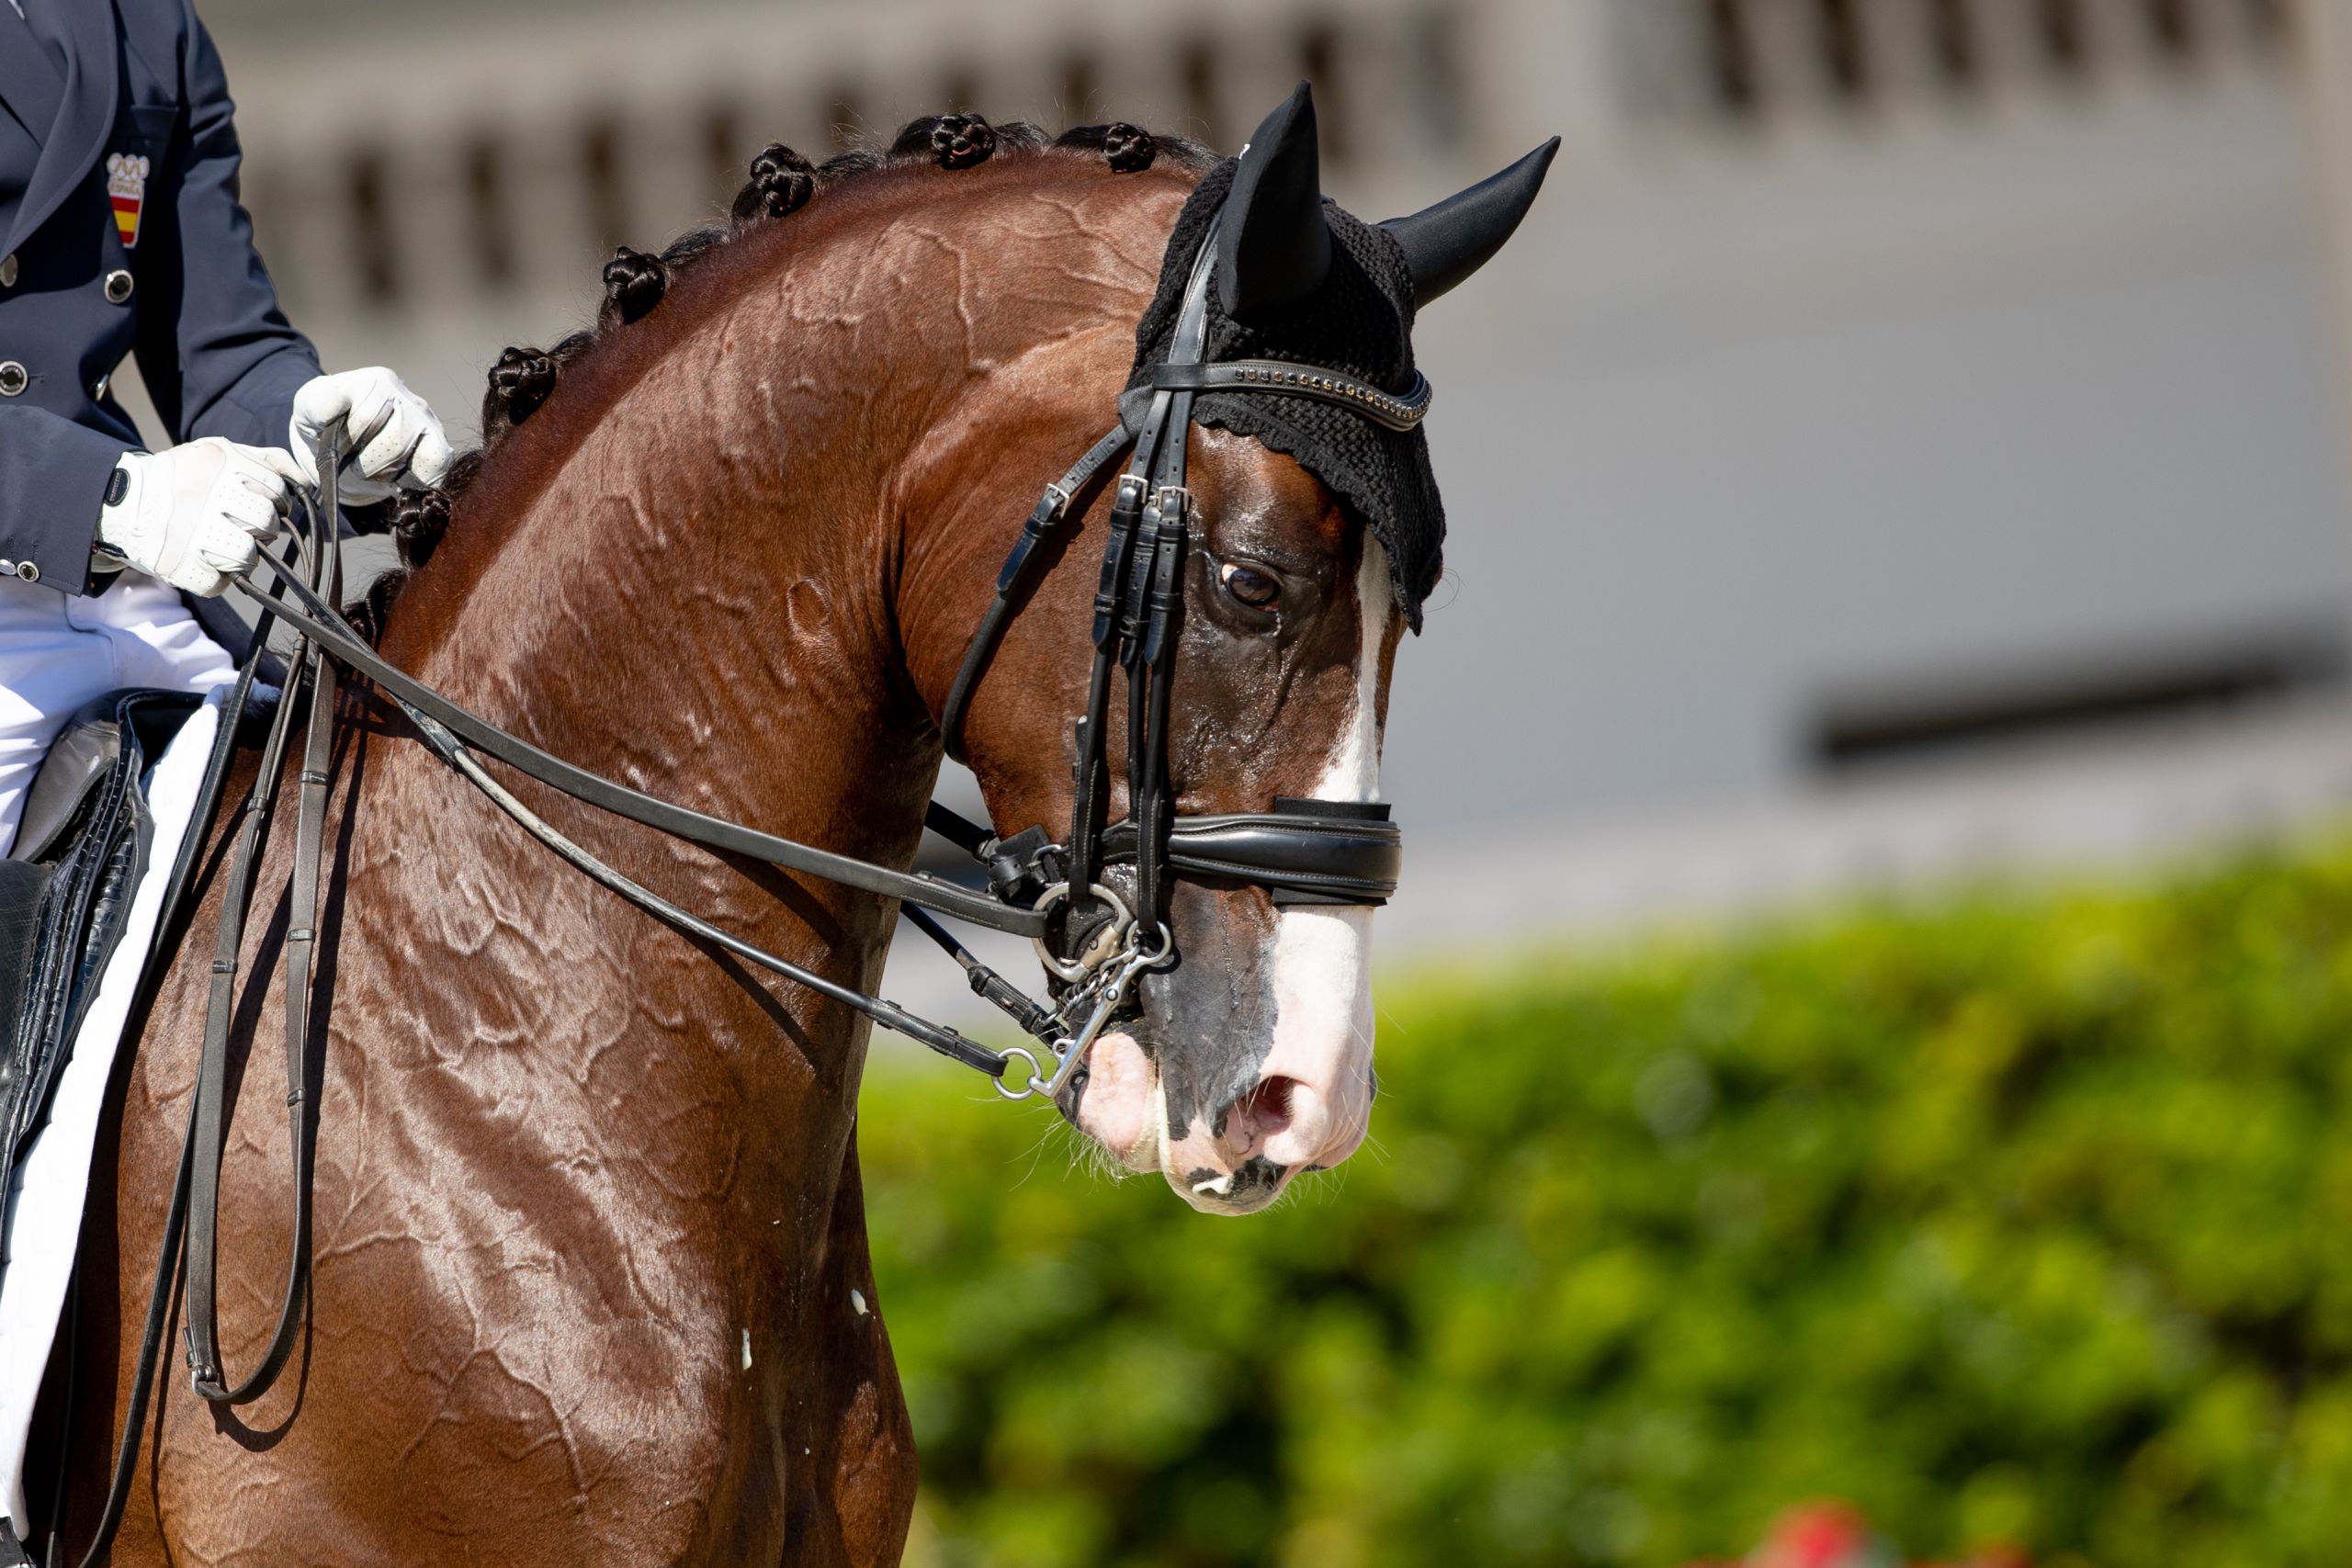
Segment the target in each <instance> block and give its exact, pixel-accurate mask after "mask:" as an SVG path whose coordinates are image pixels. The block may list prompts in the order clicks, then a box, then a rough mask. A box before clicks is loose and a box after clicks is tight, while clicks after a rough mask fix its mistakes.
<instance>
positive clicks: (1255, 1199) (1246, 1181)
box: [1161, 1155, 1290, 1215]
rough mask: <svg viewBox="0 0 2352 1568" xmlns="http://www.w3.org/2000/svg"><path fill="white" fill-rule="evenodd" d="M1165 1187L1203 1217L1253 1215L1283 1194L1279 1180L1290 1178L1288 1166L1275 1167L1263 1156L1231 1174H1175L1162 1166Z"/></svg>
mask: <svg viewBox="0 0 2352 1568" xmlns="http://www.w3.org/2000/svg"><path fill="white" fill-rule="evenodd" d="M1161 1172H1162V1174H1164V1175H1165V1176H1166V1177H1167V1178H1168V1185H1169V1186H1170V1187H1172V1188H1174V1189H1175V1190H1176V1195H1177V1196H1178V1197H1180V1198H1182V1199H1183V1200H1184V1201H1185V1202H1187V1203H1190V1204H1191V1205H1192V1206H1193V1208H1194V1209H1196V1210H1198V1211H1199V1212H1200V1213H1204V1214H1224V1215H1240V1214H1254V1213H1257V1212H1258V1211H1259V1210H1261V1209H1262V1208H1264V1207H1265V1206H1266V1205H1267V1204H1269V1203H1271V1202H1272V1201H1274V1199H1275V1198H1276V1197H1277V1196H1279V1195H1280V1194H1281V1192H1282V1190H1283V1178H1284V1177H1286V1176H1288V1175H1289V1174H1290V1168H1289V1167H1288V1166H1282V1165H1276V1164H1275V1163H1274V1162H1273V1161H1272V1160H1270V1159H1268V1158H1267V1157H1266V1156H1263V1155H1253V1156H1250V1158H1248V1159H1246V1160H1244V1161H1242V1162H1241V1164H1240V1165H1239V1166H1238V1168H1235V1169H1232V1170H1212V1169H1209V1168H1199V1169H1194V1170H1189V1171H1185V1172H1183V1173H1182V1174H1181V1175H1180V1174H1178V1172H1177V1171H1176V1170H1174V1169H1173V1168H1170V1167H1167V1166H1162V1167H1161Z"/></svg>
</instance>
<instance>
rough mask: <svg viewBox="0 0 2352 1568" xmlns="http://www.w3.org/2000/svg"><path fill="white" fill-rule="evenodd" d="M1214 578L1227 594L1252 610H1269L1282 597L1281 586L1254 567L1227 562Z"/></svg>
mask: <svg viewBox="0 0 2352 1568" xmlns="http://www.w3.org/2000/svg"><path fill="white" fill-rule="evenodd" d="M1216 578H1217V581H1219V582H1222V583H1224V584H1225V591H1226V592H1227V593H1230V594H1232V595H1233V596H1234V598H1236V599H1238V600H1239V601H1240V602H1241V603H1242V604H1247V605H1249V606H1250V608H1251V609H1253V610H1271V609H1272V608H1273V607H1274V602H1275V601H1276V600H1278V599H1280V598H1281V597H1282V596H1283V585H1282V584H1281V583H1279V582H1277V581H1274V579H1273V578H1272V577H1271V576H1269V575H1268V574H1267V573H1265V572H1262V571H1260V570H1258V569H1257V568H1256V567H1251V566H1241V565H1238V564H1236V563H1235V562H1232V561H1227V562H1226V563H1225V565H1223V566H1221V567H1219V568H1218V569H1217V574H1216Z"/></svg>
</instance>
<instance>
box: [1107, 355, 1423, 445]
mask: <svg viewBox="0 0 2352 1568" xmlns="http://www.w3.org/2000/svg"><path fill="white" fill-rule="evenodd" d="M1151 385H1152V386H1153V388H1154V389H1164V390H1168V391H1185V392H1227V391H1239V392H1278V393H1282V394H1283V395H1286V396H1290V397H1299V398H1317V399H1320V400H1322V401H1324V402H1327V403H1337V404H1339V405H1340V407H1341V408H1348V409H1353V410H1355V411H1356V412H1358V413H1360V414H1363V416H1364V417H1365V418H1367V419H1369V420H1371V421H1373V422H1374V423H1376V424H1385V425H1386V426H1387V427H1388V428H1389V429H1391V430H1410V429H1412V428H1413V427H1414V426H1415V425H1418V424H1419V423H1421V421H1423V420H1424V419H1427V418H1428V417H1429V412H1430V398H1431V397H1432V396H1433V395H1434V389H1432V388H1431V387H1430V380H1429V378H1428V377H1426V376H1424V375H1422V374H1421V373H1420V372H1419V371H1418V370H1416V371H1415V372H1413V384H1412V386H1410V387H1409V388H1408V389H1406V390H1405V391H1404V392H1403V393H1402V394H1399V393H1396V392H1384V391H1382V390H1381V389H1379V388H1377V387H1374V386H1368V385H1366V384H1365V383H1363V382H1362V381H1357V380H1352V379H1351V378H1348V377H1345V376H1335V375H1333V374H1332V373H1331V372H1330V371H1329V370H1319V369H1316V368H1313V367H1306V366H1298V365H1290V364H1285V363H1284V362H1283V361H1282V360H1279V359H1234V360H1227V361H1225V362H1223V363H1221V364H1216V365H1161V366H1159V367H1155V368H1154V369H1153V370H1152V373H1151Z"/></svg>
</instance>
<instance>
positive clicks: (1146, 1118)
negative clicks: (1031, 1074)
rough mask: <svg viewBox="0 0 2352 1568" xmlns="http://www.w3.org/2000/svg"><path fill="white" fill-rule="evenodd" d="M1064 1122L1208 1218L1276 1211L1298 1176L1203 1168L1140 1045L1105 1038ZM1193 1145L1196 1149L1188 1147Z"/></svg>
mask: <svg viewBox="0 0 2352 1568" xmlns="http://www.w3.org/2000/svg"><path fill="white" fill-rule="evenodd" d="M1059 1109H1060V1111H1061V1112H1062V1115H1063V1116H1064V1117H1065V1118H1066V1119H1067V1120H1068V1121H1069V1122H1070V1124H1071V1125H1073V1126H1075V1127H1076V1128H1077V1129H1078V1130H1079V1131H1080V1132H1081V1133H1083V1134H1086V1135H1087V1137H1089V1138H1091V1140H1093V1142H1094V1143H1095V1144H1097V1145H1100V1146H1101V1147H1102V1148H1103V1150H1104V1151H1105V1152H1106V1153H1108V1154H1109V1155H1110V1156H1111V1157H1112V1158H1113V1159H1114V1160H1116V1161H1118V1163H1119V1165H1120V1166H1121V1167H1122V1168H1125V1169H1126V1170H1127V1171H1129V1172H1131V1173H1133V1174H1135V1175H1138V1176H1140V1175H1144V1174H1146V1173H1148V1172H1151V1171H1157V1172H1159V1174H1160V1176H1161V1177H1162V1178H1164V1179H1166V1180H1167V1182H1168V1185H1169V1187H1170V1190H1173V1191H1174V1192H1175V1194H1176V1195H1177V1196H1178V1197H1179V1198H1182V1200H1184V1201H1185V1202H1186V1203H1188V1204H1190V1205H1191V1206H1192V1207H1193V1209H1195V1210H1197V1211H1199V1212H1200V1213H1204V1214H1218V1215H1240V1214H1254V1213H1257V1212H1258V1211H1259V1210H1261V1209H1263V1208H1264V1207H1266V1205H1267V1204H1269V1203H1272V1201H1274V1199H1275V1198H1276V1197H1277V1196H1279V1195H1280V1194H1281V1192H1282V1190H1283V1182H1284V1181H1285V1180H1286V1179H1288V1178H1289V1176H1290V1175H1291V1168H1290V1167H1288V1166H1285V1165H1279V1164H1277V1163H1275V1162H1274V1161H1272V1160H1271V1159H1268V1158H1267V1157H1266V1156H1263V1155H1251V1156H1249V1157H1247V1158H1244V1159H1242V1160H1240V1161H1238V1162H1237V1163H1233V1164H1231V1165H1229V1166H1226V1165H1202V1164H1199V1163H1198V1160H1199V1156H1200V1150H1199V1148H1198V1147H1197V1145H1195V1144H1194V1140H1193V1139H1191V1138H1185V1139H1182V1141H1181V1142H1180V1141H1179V1139H1178V1137H1177V1135H1176V1134H1175V1133H1174V1132H1172V1131H1171V1129H1170V1127H1169V1124H1168V1089H1167V1086H1166V1085H1165V1084H1164V1083H1163V1082H1162V1081H1161V1079H1160V1077H1159V1068H1158V1066H1156V1065H1155V1064H1154V1063H1153V1062H1152V1060H1151V1058H1150V1057H1149V1056H1148V1055H1146V1054H1145V1052H1144V1050H1143V1048H1142V1046H1141V1045H1140V1044H1138V1043H1136V1039H1135V1037H1134V1036H1133V1035H1131V1034H1128V1033H1125V1032H1111V1033H1106V1034H1104V1035H1103V1037H1102V1038H1101V1039H1099V1040H1097V1041H1096V1042H1095V1043H1094V1044H1093V1047H1092V1048H1091V1052H1090V1053H1089V1055H1088V1058H1087V1062H1086V1066H1085V1069H1084V1070H1083V1071H1082V1072H1080V1074H1079V1075H1078V1076H1077V1077H1074V1078H1073V1079H1072V1080H1071V1083H1070V1087H1069V1089H1066V1090H1064V1091H1063V1094H1062V1099H1061V1101H1060V1106H1059ZM1188 1145H1189V1146H1188Z"/></svg>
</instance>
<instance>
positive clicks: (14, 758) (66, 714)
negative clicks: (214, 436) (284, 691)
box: [0, 571, 236, 854]
mask: <svg viewBox="0 0 2352 1568" xmlns="http://www.w3.org/2000/svg"><path fill="white" fill-rule="evenodd" d="M235 674H236V670H235V668H234V666H233V665H232V663H231V662H230V659H229V655H228V653H227V652H226V651H225V650H224V649H222V648H221V647H220V644H219V643H216V642H214V641H213V640H212V639H211V638H210V637H207V636H205V635H204V629H203V628H202V627H201V626H198V625H197V623H196V617H195V616H194V615H190V614H189V613H188V610H187V605H186V604H183V603H182V602H181V600H180V596H179V593H178V592H177V591H176V590H175V589H171V588H167V587H165V586H164V584H163V583H160V582H158V581H155V580H154V579H153V578H152V577H148V576H146V575H144V574H143V573H140V572H132V571H126V572H124V573H123V574H122V575H121V576H120V577H119V578H117V579H116V580H115V581H114V583H113V585H112V586H111V587H109V588H108V589H107V591H106V592H103V593H100V594H96V595H95V596H93V597H89V598H84V597H81V596H79V595H68V594H63V593H60V592H56V591H55V590H54V589H49V588H42V587H39V586H37V585H34V584H31V583H26V582H19V581H17V580H16V579H14V578H7V577H0V854H6V852H7V851H8V848H9V846H10V845H12V844H14V843H15V842H16V840H17V816H18V815H19V813H20V812H21V811H22V810H23V808H24V800H25V791H26V790H27V789H28V788H30V787H31V785H32V782H33V775H34V774H35V773H38V772H39V771H40V761H41V758H42V757H44V756H45V755H47V754H48V751H49V747H50V743H51V741H53V740H55V739H57V732H58V731H59V730H60V729H62V728H64V725H65V721H66V720H67V719H69V718H71V717H73V716H74V710H75V709H77V708H79V707H80V706H81V705H83V704H84V703H86V702H88V701H89V700H90V699H91V698H92V697H96V696H99V695H102V694H105V693H107V692H110V691H113V690H114V689H115V688H117V687H118V686H161V687H164V688H166V689H168V690H172V691H183V692H202V691H209V690H210V689H211V688H212V687H214V686H217V685H219V684H220V683H221V682H224V681H228V680H231V679H232V678H233V677H234V676H235Z"/></svg>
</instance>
